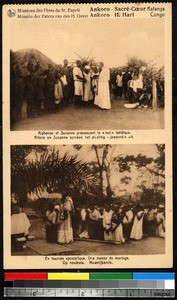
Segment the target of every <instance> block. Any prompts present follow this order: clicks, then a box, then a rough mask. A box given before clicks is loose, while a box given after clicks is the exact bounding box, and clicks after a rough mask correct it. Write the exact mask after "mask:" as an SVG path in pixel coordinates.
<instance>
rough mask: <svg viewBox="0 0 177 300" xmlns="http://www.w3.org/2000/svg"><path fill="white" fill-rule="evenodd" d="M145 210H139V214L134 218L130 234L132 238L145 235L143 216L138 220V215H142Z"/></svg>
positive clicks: (139, 237) (138, 238)
mask: <svg viewBox="0 0 177 300" xmlns="http://www.w3.org/2000/svg"><path fill="white" fill-rule="evenodd" d="M142 213H143V211H139V212H138V213H137V215H136V216H135V218H134V222H133V226H132V231H131V234H130V238H131V239H134V240H140V239H142V237H143V217H144V215H143V216H142V218H141V219H140V220H138V218H137V216H138V217H140V216H141V214H142Z"/></svg>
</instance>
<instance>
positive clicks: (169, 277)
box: [133, 273, 175, 280]
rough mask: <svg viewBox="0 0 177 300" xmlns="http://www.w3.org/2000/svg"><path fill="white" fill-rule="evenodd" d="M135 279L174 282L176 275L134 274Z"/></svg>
mask: <svg viewBox="0 0 177 300" xmlns="http://www.w3.org/2000/svg"><path fill="white" fill-rule="evenodd" d="M133 279H136V280H142V279H145V280H146V279H147V280H148V279H149V280H174V279H175V274H174V273H133Z"/></svg>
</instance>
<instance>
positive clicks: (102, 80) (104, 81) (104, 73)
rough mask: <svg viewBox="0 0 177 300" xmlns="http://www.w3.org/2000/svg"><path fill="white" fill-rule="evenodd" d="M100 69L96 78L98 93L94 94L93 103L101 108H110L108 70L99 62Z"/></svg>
mask: <svg viewBox="0 0 177 300" xmlns="http://www.w3.org/2000/svg"><path fill="white" fill-rule="evenodd" d="M100 69H101V72H100V75H99V79H98V94H97V95H96V96H95V101H94V104H95V105H98V106H99V107H101V108H103V109H111V101H110V90H109V80H110V71H109V69H108V68H107V67H106V66H104V63H103V62H101V63H100Z"/></svg>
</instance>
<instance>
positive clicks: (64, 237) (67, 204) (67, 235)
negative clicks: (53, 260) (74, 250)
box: [57, 194, 74, 244]
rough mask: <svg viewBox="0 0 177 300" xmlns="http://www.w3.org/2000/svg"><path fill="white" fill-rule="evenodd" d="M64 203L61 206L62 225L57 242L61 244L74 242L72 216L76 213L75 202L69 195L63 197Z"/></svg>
mask: <svg viewBox="0 0 177 300" xmlns="http://www.w3.org/2000/svg"><path fill="white" fill-rule="evenodd" d="M63 199H64V203H63V204H61V206H60V221H61V223H60V225H59V227H58V234H57V241H58V243H59V244H68V243H71V242H73V226H72V214H73V212H74V206H73V200H72V198H71V197H70V196H69V195H68V194H67V195H63Z"/></svg>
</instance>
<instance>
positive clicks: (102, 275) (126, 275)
mask: <svg viewBox="0 0 177 300" xmlns="http://www.w3.org/2000/svg"><path fill="white" fill-rule="evenodd" d="M93 279H94V280H96V279H98V280H101V279H102V280H104V279H106V280H108V279H110V280H114V279H115V280H116V279H124V280H125V279H133V273H107V272H105V273H90V280H93Z"/></svg>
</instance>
